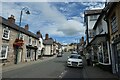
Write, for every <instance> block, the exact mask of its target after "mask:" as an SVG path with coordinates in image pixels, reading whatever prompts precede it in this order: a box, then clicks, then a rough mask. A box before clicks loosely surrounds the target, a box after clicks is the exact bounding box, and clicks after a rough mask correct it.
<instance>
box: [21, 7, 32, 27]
mask: <svg viewBox="0 0 120 80" xmlns="http://www.w3.org/2000/svg"><path fill="white" fill-rule="evenodd" d="M23 11H25V13H26V14H30V11H29V10H28V8H27V7H24V8H23V9H22V10H21V14H20V23H19V27H21V20H22V14H23Z"/></svg>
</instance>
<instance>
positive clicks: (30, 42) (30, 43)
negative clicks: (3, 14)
mask: <svg viewBox="0 0 120 80" xmlns="http://www.w3.org/2000/svg"><path fill="white" fill-rule="evenodd" d="M29 45H32V37H29Z"/></svg>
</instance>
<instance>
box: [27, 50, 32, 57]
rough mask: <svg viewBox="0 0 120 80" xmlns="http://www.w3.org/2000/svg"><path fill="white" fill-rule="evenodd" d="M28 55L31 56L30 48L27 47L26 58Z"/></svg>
mask: <svg viewBox="0 0 120 80" xmlns="http://www.w3.org/2000/svg"><path fill="white" fill-rule="evenodd" d="M30 56H31V50H30V49H27V58H30Z"/></svg>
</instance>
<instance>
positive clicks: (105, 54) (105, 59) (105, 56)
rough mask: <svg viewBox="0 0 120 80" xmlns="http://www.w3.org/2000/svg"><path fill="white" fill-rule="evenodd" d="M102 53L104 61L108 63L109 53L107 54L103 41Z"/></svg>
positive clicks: (105, 44)
mask: <svg viewBox="0 0 120 80" xmlns="http://www.w3.org/2000/svg"><path fill="white" fill-rule="evenodd" d="M103 53H104V63H109V55H108V48H107V43H106V42H104V43H103Z"/></svg>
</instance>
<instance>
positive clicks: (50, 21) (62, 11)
mask: <svg viewBox="0 0 120 80" xmlns="http://www.w3.org/2000/svg"><path fill="white" fill-rule="evenodd" d="M1 6H2V11H0V16H3V17H4V18H8V17H9V16H10V15H11V14H12V15H14V16H15V19H16V24H18V23H19V18H20V11H21V10H22V8H24V7H27V8H28V9H29V11H30V15H27V14H25V13H23V16H22V25H21V26H22V27H23V26H24V25H25V24H28V25H29V31H31V32H33V33H36V31H38V30H40V31H41V33H42V34H43V37H44V36H45V34H46V33H48V34H49V36H50V37H52V38H53V39H55V40H57V41H59V42H61V43H71V42H78V41H77V40H78V39H80V38H81V37H82V36H85V26H84V25H83V22H84V10H90V9H102V8H103V7H104V1H103V2H80V1H78V2H74V1H72V2H70V1H68V0H67V1H65V0H63V1H61V2H47V1H46V2H40V1H39V2H37V1H35V2H14V1H13V2H7V1H6V2H2V5H0V7H1Z"/></svg>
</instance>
